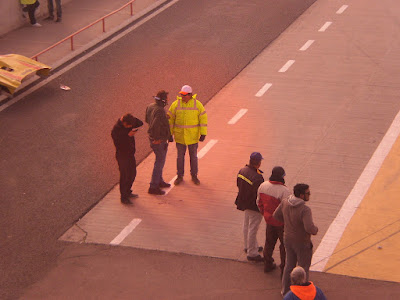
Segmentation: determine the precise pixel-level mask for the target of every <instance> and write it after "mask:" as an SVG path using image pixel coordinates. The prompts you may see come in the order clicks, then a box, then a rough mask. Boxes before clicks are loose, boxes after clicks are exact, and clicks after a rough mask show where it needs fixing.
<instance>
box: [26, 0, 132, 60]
mask: <svg viewBox="0 0 400 300" xmlns="http://www.w3.org/2000/svg"><path fill="white" fill-rule="evenodd" d="M135 1H136V0H131V1H129V2H128V3H126V4H125V5H124V6H122V7H120V8H118V9H117V10H114V11H113V12H110V13H109V14H108V15H105V16H104V17H102V18H100V19H98V20H96V21H94V22H93V23H90V24H89V25H87V26H85V27H83V28H81V29H79V30H78V31H77V32H74V33H73V34H71V35H69V36H67V37H66V38H63V39H62V40H61V41H58V42H57V43H55V44H54V45H51V46H50V47H48V48H46V49H44V50H43V51H40V52H39V53H38V54H36V55H34V56H32V57H31V58H32V59H34V60H36V61H38V57H39V56H40V55H42V54H44V53H46V52H48V51H49V50H51V49H53V48H55V47H56V46H58V45H60V44H62V43H64V42H65V41H67V40H70V41H71V51H73V50H74V36H76V35H77V34H78V33H81V32H82V31H84V30H86V29H88V28H90V27H92V26H93V25H96V24H97V23H99V22H102V23H103V32H106V21H105V20H106V18H108V17H110V16H112V15H113V14H116V13H117V12H119V11H121V10H123V9H124V8H125V7H127V6H130V13H131V16H133V2H135Z"/></svg>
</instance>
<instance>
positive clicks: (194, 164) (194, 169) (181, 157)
mask: <svg viewBox="0 0 400 300" xmlns="http://www.w3.org/2000/svg"><path fill="white" fill-rule="evenodd" d="M186 147H187V148H189V156H190V174H191V175H192V176H197V173H198V171H199V167H198V159H197V148H198V147H199V144H198V143H196V144H192V145H187V146H186V145H183V144H179V143H176V149H177V151H178V159H177V160H176V168H177V169H178V176H181V177H183V174H184V173H185V153H186Z"/></svg>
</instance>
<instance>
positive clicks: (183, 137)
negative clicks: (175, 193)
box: [168, 85, 207, 185]
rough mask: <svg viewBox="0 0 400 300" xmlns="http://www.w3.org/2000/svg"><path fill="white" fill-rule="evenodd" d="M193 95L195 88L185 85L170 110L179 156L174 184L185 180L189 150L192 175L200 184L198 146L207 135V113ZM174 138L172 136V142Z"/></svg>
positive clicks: (170, 119) (171, 127)
mask: <svg viewBox="0 0 400 300" xmlns="http://www.w3.org/2000/svg"><path fill="white" fill-rule="evenodd" d="M196 96H197V95H196V94H194V95H193V90H192V88H191V87H190V86H189V85H184V86H183V87H182V88H181V91H180V92H179V96H178V97H177V100H175V101H174V102H173V103H172V104H171V106H170V108H169V111H168V116H169V126H170V130H171V134H172V135H173V137H174V138H175V142H176V149H177V152H178V157H177V162H176V165H177V169H178V170H177V173H178V174H177V175H178V177H177V178H176V180H175V182H174V184H175V185H178V184H180V183H181V182H182V181H183V175H184V172H185V153H186V149H188V150H189V156H190V175H192V181H193V182H194V184H196V185H199V184H200V180H199V178H198V177H197V173H198V159H197V148H198V146H199V141H200V142H203V141H204V139H205V137H206V135H207V113H206V110H205V109H204V106H203V104H201V102H200V101H199V100H197V99H196ZM172 141H173V138H172V137H171V138H170V142H172Z"/></svg>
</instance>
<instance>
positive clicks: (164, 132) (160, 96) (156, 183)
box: [146, 90, 171, 195]
mask: <svg viewBox="0 0 400 300" xmlns="http://www.w3.org/2000/svg"><path fill="white" fill-rule="evenodd" d="M154 100H155V103H152V104H150V105H149V106H148V107H147V109H146V123H148V124H149V130H148V131H147V132H148V134H149V139H150V147H151V149H153V151H154V154H155V156H156V160H155V161H154V168H153V174H152V176H151V182H150V188H149V194H154V195H164V194H165V191H163V190H161V188H168V187H170V186H171V185H170V184H169V183H167V182H165V181H164V179H163V176H162V172H163V168H164V165H165V158H166V156H167V151H168V140H169V139H170V137H171V131H170V129H169V123H168V118H167V114H166V112H165V110H164V107H165V106H166V105H167V104H168V93H167V92H166V91H164V90H161V91H159V92H158V93H157V96H155V97H154Z"/></svg>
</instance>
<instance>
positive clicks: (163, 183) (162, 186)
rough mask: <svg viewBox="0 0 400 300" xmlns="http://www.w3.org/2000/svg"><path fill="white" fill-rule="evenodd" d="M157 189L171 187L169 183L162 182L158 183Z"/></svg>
mask: <svg viewBox="0 0 400 300" xmlns="http://www.w3.org/2000/svg"><path fill="white" fill-rule="evenodd" d="M159 187H160V188H169V187H171V185H170V184H169V183H166V182H164V181H163V182H160V185H159Z"/></svg>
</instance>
